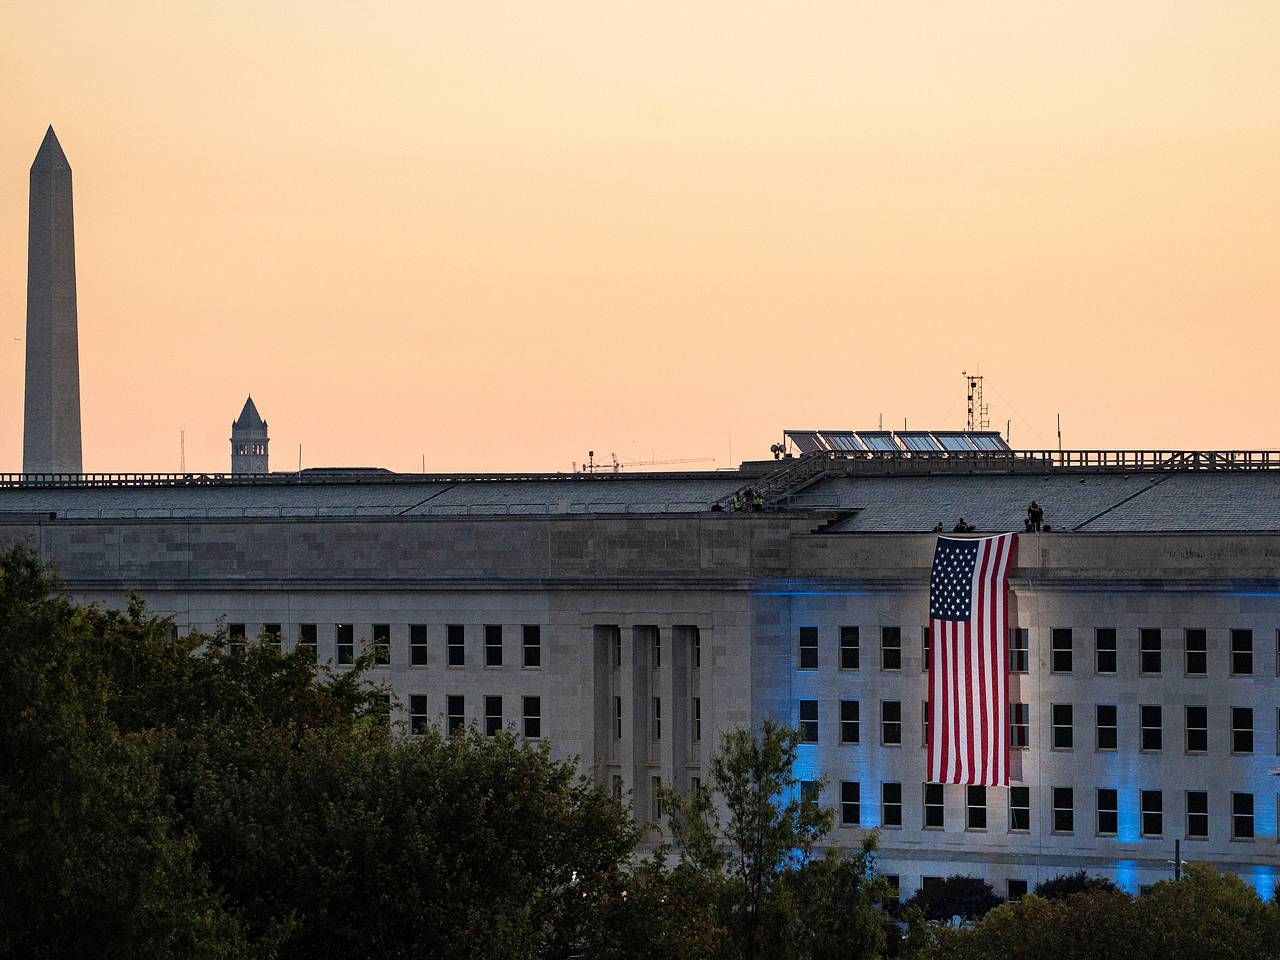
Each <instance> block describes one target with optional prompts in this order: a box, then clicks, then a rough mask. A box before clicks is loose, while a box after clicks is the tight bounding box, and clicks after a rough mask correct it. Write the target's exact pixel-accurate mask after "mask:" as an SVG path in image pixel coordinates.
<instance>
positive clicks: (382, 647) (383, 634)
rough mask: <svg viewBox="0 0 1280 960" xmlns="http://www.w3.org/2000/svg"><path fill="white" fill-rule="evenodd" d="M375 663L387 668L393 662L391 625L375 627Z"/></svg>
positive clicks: (378, 624) (376, 624)
mask: <svg viewBox="0 0 1280 960" xmlns="http://www.w3.org/2000/svg"><path fill="white" fill-rule="evenodd" d="M373 662H374V663H376V664H380V665H383V666H385V665H386V664H388V663H390V662H391V624H389V623H375V624H374V625H373Z"/></svg>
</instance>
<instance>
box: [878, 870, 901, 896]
mask: <svg viewBox="0 0 1280 960" xmlns="http://www.w3.org/2000/svg"><path fill="white" fill-rule="evenodd" d="M880 876H881V877H882V878H883V879H884V882H885V883H886V884H888V886H889V890H890V894H889V897H888V899H889V900H892V901H893V902H894V903H897V902H898V900H899V899H901V883H900V882H899V879H898V875H897V874H896V873H882V874H880Z"/></svg>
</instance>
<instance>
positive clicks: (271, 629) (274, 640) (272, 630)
mask: <svg viewBox="0 0 1280 960" xmlns="http://www.w3.org/2000/svg"><path fill="white" fill-rule="evenodd" d="M262 632H263V633H265V634H266V635H267V643H269V644H271V646H273V647H275V648H276V649H277V650H279V649H280V636H281V630H280V624H278V623H264V624H263V625H262Z"/></svg>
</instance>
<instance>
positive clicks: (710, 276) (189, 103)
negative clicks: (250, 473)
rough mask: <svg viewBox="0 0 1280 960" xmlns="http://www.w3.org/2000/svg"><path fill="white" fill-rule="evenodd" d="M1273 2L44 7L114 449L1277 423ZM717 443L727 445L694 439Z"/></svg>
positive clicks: (17, 136)
mask: <svg viewBox="0 0 1280 960" xmlns="http://www.w3.org/2000/svg"><path fill="white" fill-rule="evenodd" d="M1278 51H1280V3H1277V2H1275V0H1260V2H1255V3H1249V2H1233V0H1213V2H1196V3H1191V2H1138V0H1134V2H1124V0H1121V2H1116V0H1108V2H1097V3H1091V2H1070V3H1066V2H1063V3H1051V2H1034V0H1033V2H1027V0H1019V2H989V3H983V2H967V3H959V2H956V3H947V2H929V3H913V2H894V3H860V2H804V0H790V2H785V3H782V2H743V0H735V2H728V0H700V2H687V3H675V2H665V0H644V2H621V0H618V2H611V0H582V2H532V0H519V2H505V3H499V2H482V0H477V2H468V3H456V2H453V3H439V2H424V0H417V2H394V3H393V2H373V3H354V2H352V3H336V2H327V0H317V2H308V3H283V2H265V3H264V2H259V0H254V2H239V0H231V2H228V0H220V2H217V3H213V2H210V3H192V2H182V0H169V2H151V3H140V2H134V0H113V2H111V3H87V2H86V3H65V2H57V0H52V2H50V0H43V2H40V3H16V2H10V3H6V4H4V5H3V8H2V9H0V317H3V324H4V331H3V333H4V335H3V339H2V340H0V384H2V385H3V392H4V396H3V402H2V403H0V470H19V469H20V468H21V450H22V379H23V377H22V369H23V342H22V341H21V340H19V339H17V338H21V337H23V336H24V329H25V298H26V231H27V175H28V168H29V166H30V164H31V160H32V157H33V156H34V154H35V151H36V148H37V147H38V146H39V144H40V140H41V138H42V136H43V134H44V130H45V127H46V125H47V124H49V123H52V124H53V125H54V127H55V129H56V130H57V133H58V136H59V138H60V139H61V141H62V144H63V146H64V148H65V149H66V151H67V154H68V157H69V158H70V161H71V164H72V167H73V169H74V171H75V204H76V234H77V237H76V239H77V263H78V271H79V307H80V368H81V384H82V386H81V402H82V410H83V429H84V464H85V469H86V470H91V471H98V470H113V471H114V470H175V469H177V466H178V437H179V431H180V430H185V431H186V458H187V465H188V468H189V469H194V470H225V469H227V468H228V463H229V444H228V436H229V429H230V421H231V420H232V419H233V418H234V417H235V415H236V414H237V413H238V412H239V410H240V406H241V404H242V403H243V401H244V397H245V394H246V393H249V392H252V394H253V396H254V398H255V400H256V401H257V403H258V405H259V408H260V409H261V411H262V413H263V415H264V417H266V419H267V420H268V421H269V423H270V426H271V438H272V466H273V467H275V468H276V469H292V468H294V467H295V466H296V465H297V449H298V444H299V443H301V444H302V445H303V458H304V464H305V465H308V466H318V465H338V464H342V465H382V466H387V467H390V468H393V469H397V470H417V469H418V468H419V465H420V463H421V458H422V456H423V455H425V457H426V464H427V469H428V470H448V469H467V470H517V469H538V470H558V469H564V470H568V469H569V468H570V464H571V462H572V461H574V460H581V459H582V458H583V457H584V455H585V453H586V451H587V450H588V449H594V450H595V451H596V452H597V455H604V456H607V455H608V453H609V452H616V453H617V454H618V455H619V457H620V458H621V459H623V460H624V461H639V460H649V459H653V458H659V459H667V458H686V457H708V458H710V457H714V458H715V459H714V462H711V461H707V462H706V463H705V464H703V466H706V467H712V466H715V467H725V466H728V465H729V464H730V462H731V461H730V444H732V457H733V461H734V462H736V461H737V460H741V459H744V458H746V457H763V456H767V455H768V452H767V451H768V446H769V444H770V443H771V442H773V441H774V440H776V439H778V438H779V437H780V434H781V431H782V429H783V428H784V427H807V426H818V427H854V428H857V427H868V426H874V425H875V423H876V420H877V417H878V416H879V415H880V414H881V413H883V415H884V418H885V423H886V426H889V425H896V426H901V422H902V419H903V417H906V418H907V420H908V423H909V425H910V426H913V427H959V426H962V425H963V418H964V400H963V387H964V381H963V379H962V378H961V375H960V371H961V370H962V369H966V368H967V369H969V370H971V371H972V370H973V369H974V368H975V367H976V366H978V365H979V364H980V365H981V370H982V373H984V374H985V375H986V376H987V383H988V385H989V386H988V391H987V392H988V401H989V403H990V406H991V416H992V421H993V426H999V428H1000V429H1003V428H1004V425H1005V421H1006V419H1010V420H1012V428H1013V438H1012V439H1013V442H1014V445H1015V446H1056V438H1055V436H1054V415H1055V413H1056V412H1057V411H1061V413H1062V418H1063V432H1064V442H1065V445H1066V446H1068V447H1090V446H1135V447H1155V446H1177V447H1194V448H1212V447H1220V448H1221V447H1270V448H1274V447H1280V424H1277V423H1276V418H1275V416H1274V410H1275V407H1276V403H1275V399H1274V397H1275V392H1276V383H1275V381H1276V368H1277V364H1276V353H1277V347H1278V346H1280V332H1278V331H1277V320H1278V319H1280V269H1277V266H1278V264H1277V257H1278V254H1280V243H1278V242H1277V241H1280V186H1278V185H1280V53H1278ZM692 466H693V467H698V466H699V465H698V464H693V465H692Z"/></svg>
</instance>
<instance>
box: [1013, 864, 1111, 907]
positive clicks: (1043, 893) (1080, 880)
mask: <svg viewBox="0 0 1280 960" xmlns="http://www.w3.org/2000/svg"><path fill="white" fill-rule="evenodd" d="M1118 889H1119V887H1117V886H1116V885H1115V884H1114V883H1112V882H1111V881H1110V880H1108V879H1107V878H1106V877H1100V876H1098V875H1096V874H1094V875H1090V874H1089V873H1088V872H1087V871H1085V870H1077V871H1076V872H1075V873H1061V874H1058V876H1056V877H1051V878H1050V879H1048V880H1041V881H1040V882H1039V883H1037V884H1036V886H1035V890H1034V891H1033V892H1034V893H1035V895H1036V896H1037V897H1044V898H1045V899H1046V900H1063V899H1065V898H1067V897H1072V896H1075V895H1076V894H1078V893H1094V892H1097V891H1103V890H1105V891H1115V890H1118Z"/></svg>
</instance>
